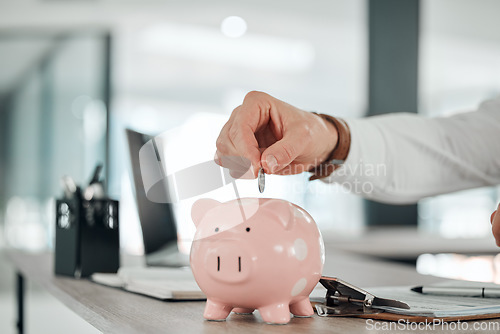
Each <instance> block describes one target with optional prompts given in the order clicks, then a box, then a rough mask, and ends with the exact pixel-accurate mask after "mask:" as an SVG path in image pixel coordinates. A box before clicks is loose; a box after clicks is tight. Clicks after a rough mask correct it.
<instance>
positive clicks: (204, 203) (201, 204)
mask: <svg viewBox="0 0 500 334" xmlns="http://www.w3.org/2000/svg"><path fill="white" fill-rule="evenodd" d="M218 205H220V202H218V201H216V200H214V199H210V198H202V199H199V200H197V201H196V202H194V204H193V206H192V207H191V218H192V219H193V223H194V224H195V225H196V227H198V225H199V224H200V222H201V220H202V219H203V217H204V216H205V214H206V213H207V212H208V211H209V210H211V209H212V208H215V207H216V206H218Z"/></svg>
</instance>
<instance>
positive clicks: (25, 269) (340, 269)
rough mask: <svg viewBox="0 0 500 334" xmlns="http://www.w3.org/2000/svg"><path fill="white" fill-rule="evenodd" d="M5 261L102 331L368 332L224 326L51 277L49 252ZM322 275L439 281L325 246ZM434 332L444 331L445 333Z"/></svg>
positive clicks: (246, 319) (322, 321)
mask: <svg viewBox="0 0 500 334" xmlns="http://www.w3.org/2000/svg"><path fill="white" fill-rule="evenodd" d="M8 257H9V258H10V260H11V262H12V263H13V265H14V267H15V268H16V269H17V270H18V271H20V272H21V273H22V274H23V275H24V276H25V277H26V278H27V279H28V280H31V281H33V282H35V283H36V284H39V285H41V286H42V287H43V288H45V289H46V290H48V291H49V292H50V293H51V294H52V295H54V296H55V297H56V298H58V299H59V300H60V301H61V302H62V303H64V304H65V305H66V306H67V307H69V308H70V309H71V310H73V311H74V312H75V313H77V314H78V315H79V316H81V317H82V318H83V319H85V320H86V321H87V322H89V323H90V324H92V325H93V326H95V327H96V328H97V329H99V330H101V331H102V332H104V333H166V332H168V333H220V332H228V333H232V332H238V333H247V332H248V333H253V332H265V333H289V332H293V333H300V332H304V333H305V332H310V333H365V332H370V330H369V329H368V328H367V325H366V322H365V320H364V319H355V318H321V317H318V316H317V315H315V316H313V317H312V318H293V319H292V320H291V322H290V323H289V324H288V325H282V326H279V325H268V324H265V323H263V322H262V319H261V318H260V316H259V314H258V312H255V314H254V315H237V314H231V315H230V316H229V317H228V319H227V321H225V322H210V321H205V320H203V317H202V314H203V308H204V302H162V301H158V300H155V299H152V298H148V297H144V296H140V295H136V294H132V293H127V292H124V291H121V290H118V289H113V288H108V287H104V286H101V285H98V284H94V283H92V282H90V281H88V280H86V279H81V280H76V279H72V278H65V277H56V276H54V274H53V261H52V254H49V253H45V254H28V253H23V252H18V251H9V252H8ZM324 274H326V275H330V276H337V277H340V278H343V279H345V280H347V281H350V282H352V283H353V284H355V285H358V286H361V287H369V286H382V285H412V284H422V283H429V282H434V281H437V280H438V279H436V278H433V277H430V276H422V275H419V274H417V273H416V272H415V270H414V269H413V267H411V266H406V265H402V264H395V263H390V262H383V261H380V260H374V259H373V258H367V257H363V256H361V255H355V254H349V253H343V252H340V251H336V250H335V249H333V248H332V247H328V245H327V257H326V264H325V269H324ZM53 321H57V315H54V319H53ZM439 331H440V332H442V333H447V331H446V330H439ZM395 332H396V331H395ZM458 332H460V331H458ZM463 332H464V333H465V332H467V331H463ZM484 332H485V333H486V332H487V331H484ZM450 333H451V331H450ZM453 333H457V331H453ZM492 333H493V331H492Z"/></svg>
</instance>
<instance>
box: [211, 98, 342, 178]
mask: <svg viewBox="0 0 500 334" xmlns="http://www.w3.org/2000/svg"><path fill="white" fill-rule="evenodd" d="M337 141H338V134H337V130H336V128H335V127H334V126H333V125H332V124H331V123H329V122H326V121H325V120H323V119H322V118H321V117H319V116H317V115H315V114H313V113H310V112H306V111H304V110H301V109H298V108H296V107H294V106H291V105H289V104H287V103H285V102H283V101H280V100H278V99H276V98H274V97H272V96H270V95H268V94H266V93H262V92H250V93H248V94H247V95H246V96H245V99H244V100H243V104H242V105H240V106H239V107H237V108H236V109H234V111H233V113H232V114H231V117H230V118H229V120H228V122H227V123H226V124H225V125H224V127H223V128H222V130H221V132H220V134H219V138H218V139H217V152H216V155H215V161H216V162H217V163H218V164H219V165H221V166H223V167H228V168H230V169H231V166H230V165H231V163H229V164H228V163H225V159H224V158H223V157H231V156H237V157H243V158H246V159H248V160H249V162H250V163H251V167H250V168H251V172H252V175H253V177H254V178H255V177H256V176H257V173H258V170H259V168H260V167H261V166H262V168H264V171H265V172H266V173H267V174H281V175H289V174H298V173H302V172H304V171H308V170H310V169H311V168H313V167H315V166H317V165H319V164H320V163H321V162H323V161H324V160H325V159H326V158H327V157H328V155H329V154H330V152H331V151H332V150H333V149H334V148H335V146H336V145H337Z"/></svg>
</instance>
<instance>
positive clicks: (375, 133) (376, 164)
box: [325, 99, 500, 203]
mask: <svg viewBox="0 0 500 334" xmlns="http://www.w3.org/2000/svg"><path fill="white" fill-rule="evenodd" d="M347 123H348V124H349V127H350V130H351V148H350V152H349V156H348V157H347V160H346V162H345V164H344V165H343V166H342V167H341V168H339V169H337V170H336V171H335V172H334V173H333V174H332V175H331V176H330V177H328V178H327V179H325V181H327V182H337V183H341V184H343V185H344V186H346V187H348V188H350V189H351V190H352V191H354V192H357V193H360V194H362V195H363V196H365V197H367V198H371V199H374V200H378V201H382V202H387V203H412V202H416V201H417V200H419V199H421V198H423V197H427V196H432V195H437V194H442V193H448V192H453V191H457V190H462V189H468V188H474V187H480V186H487V185H496V184H500V99H496V100H492V101H488V102H486V103H483V104H482V105H481V106H480V107H479V108H478V110H477V111H475V112H470V113H465V114H460V115H456V116H453V117H448V118H434V119H425V118H422V117H419V116H417V115H414V114H390V115H384V116H377V117H370V118H365V119H360V120H348V121H347Z"/></svg>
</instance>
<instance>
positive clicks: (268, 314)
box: [259, 303, 290, 325]
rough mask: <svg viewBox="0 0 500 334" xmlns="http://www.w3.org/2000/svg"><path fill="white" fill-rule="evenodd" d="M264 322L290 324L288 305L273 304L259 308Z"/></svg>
mask: <svg viewBox="0 0 500 334" xmlns="http://www.w3.org/2000/svg"><path fill="white" fill-rule="evenodd" d="M259 312H260V315H261V316H262V320H264V321H265V322H267V323H270V324H283V325H284V324H287V323H288V322H290V308H289V307H288V303H286V304H285V303H281V304H272V305H268V306H264V307H260V308H259Z"/></svg>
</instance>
